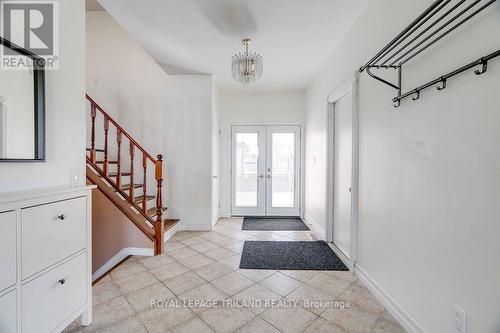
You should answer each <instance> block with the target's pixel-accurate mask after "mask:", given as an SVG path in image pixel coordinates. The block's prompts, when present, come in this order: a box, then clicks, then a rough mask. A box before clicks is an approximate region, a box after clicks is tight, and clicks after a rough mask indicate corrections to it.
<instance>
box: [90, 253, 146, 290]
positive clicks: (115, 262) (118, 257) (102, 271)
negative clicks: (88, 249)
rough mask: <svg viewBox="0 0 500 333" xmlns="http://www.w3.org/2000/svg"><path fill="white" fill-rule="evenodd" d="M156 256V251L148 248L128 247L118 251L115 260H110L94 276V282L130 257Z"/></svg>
mask: <svg viewBox="0 0 500 333" xmlns="http://www.w3.org/2000/svg"><path fill="white" fill-rule="evenodd" d="M153 255H154V251H153V249H151V248H147V247H126V248H124V249H121V250H120V251H118V253H117V254H115V255H114V256H113V258H111V259H109V260H108V261H107V262H106V263H105V264H104V265H102V266H101V268H99V269H98V270H97V271H95V272H94V273H93V274H92V282H94V281H95V280H97V279H98V278H100V277H101V276H103V275H104V274H106V273H107V272H109V271H110V270H111V269H112V268H113V267H115V266H116V265H118V264H119V263H120V262H122V261H123V260H124V259H125V258H127V257H128V256H145V257H151V256H153Z"/></svg>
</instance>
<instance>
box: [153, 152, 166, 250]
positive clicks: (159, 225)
mask: <svg viewBox="0 0 500 333" xmlns="http://www.w3.org/2000/svg"><path fill="white" fill-rule="evenodd" d="M155 178H156V184H157V185H156V186H157V189H156V223H155V234H156V243H155V254H156V255H158V254H162V253H163V248H164V242H163V237H164V235H163V232H164V226H163V219H162V216H161V214H162V205H163V203H162V196H161V187H162V182H163V156H162V155H158V160H157V161H156V162H155Z"/></svg>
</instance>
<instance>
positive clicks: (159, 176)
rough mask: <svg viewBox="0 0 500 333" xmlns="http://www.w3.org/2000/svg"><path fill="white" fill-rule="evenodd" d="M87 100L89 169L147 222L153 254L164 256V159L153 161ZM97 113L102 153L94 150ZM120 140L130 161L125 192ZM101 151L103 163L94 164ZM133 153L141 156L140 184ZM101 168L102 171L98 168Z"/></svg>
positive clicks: (125, 133) (115, 123) (109, 117)
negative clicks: (151, 190) (151, 184)
mask: <svg viewBox="0 0 500 333" xmlns="http://www.w3.org/2000/svg"><path fill="white" fill-rule="evenodd" d="M86 98H87V100H88V101H89V102H90V117H91V134H90V141H91V142H90V156H88V157H87V162H88V163H89V164H90V165H92V167H93V168H94V169H95V170H96V171H97V172H98V173H99V174H100V175H101V177H103V178H105V179H106V181H107V182H108V183H109V184H110V185H111V186H113V187H114V189H115V191H116V192H117V193H119V194H120V195H121V196H122V197H123V198H125V200H127V201H128V202H129V204H130V205H131V206H133V207H134V208H135V209H136V210H137V211H138V212H139V213H141V214H142V215H143V216H144V218H145V219H146V220H148V221H149V222H150V223H151V224H152V225H153V226H154V230H155V254H161V253H163V248H164V243H163V237H164V236H163V233H164V225H163V219H162V213H163V207H162V205H163V203H162V183H163V157H162V155H157V158H156V159H155V158H153V157H152V156H151V155H150V154H149V153H148V152H147V151H146V150H145V149H144V148H143V147H142V146H141V145H140V144H139V143H138V142H137V141H136V140H134V138H132V136H131V135H130V134H129V133H127V131H125V130H124V129H123V128H122V127H121V126H120V125H119V124H118V123H117V122H116V121H115V120H114V119H113V118H112V117H111V116H110V115H109V114H108V113H107V112H106V111H104V110H103V108H101V107H100V106H99V105H98V104H97V103H96V102H95V101H94V100H93V99H92V98H91V97H90V96H89V95H86ZM98 112H99V113H100V114H101V115H102V117H103V135H104V148H103V149H102V150H100V149H97V148H96V118H97V115H98ZM110 125H111V126H113V127H114V128H115V130H116V144H117V154H116V155H117V156H116V161H113V160H110V159H109V155H110V154H109V132H110V131H109V130H110ZM123 137H126V138H127V139H128V141H129V147H128V148H129V149H128V156H129V158H130V171H129V172H130V175H128V173H127V175H128V176H129V179H130V182H129V184H128V188H126V187H124V186H123V184H122V163H121V159H122V157H123V156H122V141H123ZM98 151H101V152H103V153H104V160H103V161H98V160H97V152H98ZM136 151H137V152H138V153H139V154H142V170H141V171H142V172H141V173H142V178H143V179H142V183H136V182H135V181H136V179H135V172H136V170H135V169H134V167H135V166H134V159H135V157H136ZM111 163H113V164H116V174H110V172H109V165H110V164H111ZM150 163H152V164H153V168H154V169H151V170H154V177H155V180H156V203H155V204H156V207H155V208H156V209H155V210H154V211H153V214H151V215H153V217H154V218H153V217H151V215H150V214H149V213H148V208H147V201H148V195H147V185H148V181H147V180H148V164H150ZM99 164H102V168H101V167H100V166H99ZM136 185H137V186H138V187H137V188H140V187H142V193H141V194H142V195H141V196H139V197H136V191H135V187H136ZM136 198H140V199H141V200H140V202H137V201H136Z"/></svg>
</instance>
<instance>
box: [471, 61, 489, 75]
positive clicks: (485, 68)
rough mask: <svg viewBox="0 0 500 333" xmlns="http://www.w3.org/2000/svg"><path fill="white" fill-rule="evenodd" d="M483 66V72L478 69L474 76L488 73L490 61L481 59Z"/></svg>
mask: <svg viewBox="0 0 500 333" xmlns="http://www.w3.org/2000/svg"><path fill="white" fill-rule="evenodd" d="M481 64H482V65H483V66H482V68H481V70H479V69H476V70H475V71H474V74H476V75H482V74H484V73H486V71H487V70H488V61H486V60H483V59H481Z"/></svg>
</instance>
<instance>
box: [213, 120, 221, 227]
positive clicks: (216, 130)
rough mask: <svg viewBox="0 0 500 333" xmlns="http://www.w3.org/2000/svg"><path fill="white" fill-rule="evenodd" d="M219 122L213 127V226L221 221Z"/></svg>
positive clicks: (215, 122)
mask: <svg viewBox="0 0 500 333" xmlns="http://www.w3.org/2000/svg"><path fill="white" fill-rule="evenodd" d="M219 151H220V150H219V121H218V119H217V118H216V119H215V120H214V123H213V126H212V225H215V223H217V220H218V219H219V216H220V212H219V208H220V205H219V202H220V201H219V187H220V182H219Z"/></svg>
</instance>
